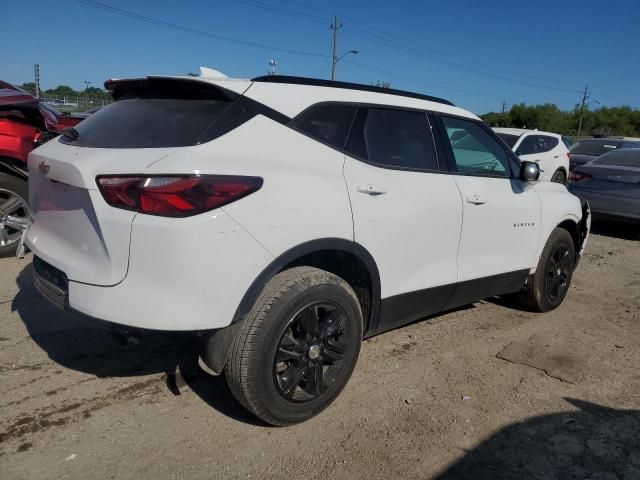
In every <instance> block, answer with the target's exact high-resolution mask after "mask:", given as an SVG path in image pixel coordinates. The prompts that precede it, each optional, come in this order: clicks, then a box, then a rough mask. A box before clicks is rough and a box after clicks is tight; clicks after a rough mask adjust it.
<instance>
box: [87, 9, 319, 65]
mask: <svg viewBox="0 0 640 480" xmlns="http://www.w3.org/2000/svg"><path fill="white" fill-rule="evenodd" d="M76 1H77V2H79V3H82V4H85V5H87V6H90V7H93V8H97V9H100V10H105V11H108V12H111V13H115V14H118V15H122V16H125V17H129V18H132V19H135V20H139V21H142V22H146V23H150V24H153V25H159V26H161V27H166V28H171V29H173V30H178V31H182V32H186V33H191V34H194V35H199V36H201V37H207V38H213V39H216V40H224V41H227V42H232V43H237V44H240V45H247V46H249V47H255V48H261V49H264V50H271V51H278V52H285V53H290V54H293V55H304V56H308V57H318V58H329V55H325V54H322V53H315V52H306V51H302V50H294V49H291V48H282V47H274V46H271V45H266V44H262V43H256V42H251V41H248V40H240V39H237V38H232V37H227V36H225V35H220V34H217V33H211V32H205V31H203V30H198V29H195V28H191V27H186V26H184V25H179V24H177V23H171V22H166V21H164V20H159V19H157V18H153V17H148V16H146V15H140V14H138V13H134V12H131V11H129V10H124V9H121V8H116V7H112V6H110V5H105V4H104V3H100V2H96V1H93V0H76Z"/></svg>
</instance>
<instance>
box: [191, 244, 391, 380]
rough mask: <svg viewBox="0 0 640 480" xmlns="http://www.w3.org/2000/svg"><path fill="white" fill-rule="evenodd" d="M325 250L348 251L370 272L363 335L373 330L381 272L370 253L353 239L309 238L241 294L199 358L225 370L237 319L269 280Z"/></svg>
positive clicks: (377, 314)
mask: <svg viewBox="0 0 640 480" xmlns="http://www.w3.org/2000/svg"><path fill="white" fill-rule="evenodd" d="M326 250H334V251H336V250H337V251H341V252H345V253H349V254H351V255H354V256H355V257H356V258H357V259H359V260H360V261H361V262H362V263H363V264H364V266H365V268H366V269H367V272H368V274H369V281H370V284H371V308H370V312H369V318H368V319H367V320H368V322H367V330H366V331H364V332H363V334H364V335H363V336H364V337H367V336H368V335H367V334H368V333H370V332H373V331H375V330H376V328H377V326H378V323H379V317H380V305H381V300H380V273H379V272H378V266H377V264H376V262H375V260H374V259H373V256H372V255H371V254H370V253H369V251H368V250H367V249H366V248H364V247H363V246H362V245H360V244H359V243H356V242H354V241H352V240H345V239H342V238H323V239H317V240H311V241H309V242H305V243H302V244H299V245H297V246H295V247H293V248H291V249H289V250H287V251H285V252H284V253H282V254H281V255H279V256H278V257H277V258H276V259H275V260H273V261H272V262H271V263H270V264H269V265H268V266H267V267H266V268H264V269H263V270H262V272H260V274H259V275H258V276H257V277H256V278H255V279H254V280H253V282H252V283H251V285H250V286H249V288H248V290H247V291H246V292H245V294H244V296H243V297H242V300H241V301H240V304H239V305H238V308H237V309H236V312H235V315H234V316H233V319H232V321H231V324H229V325H228V326H227V327H224V328H221V329H218V330H213V331H211V332H210V333H209V335H208V336H207V338H206V339H205V341H204V345H203V347H204V348H203V352H202V355H201V359H202V361H203V362H204V363H205V364H206V365H207V366H208V367H209V368H210V369H211V370H212V371H213V372H214V373H216V374H220V373H221V372H222V371H223V370H224V367H225V363H226V359H227V352H228V351H229V348H230V346H231V342H232V341H233V338H234V337H235V335H236V334H237V332H238V330H239V327H240V325H241V323H240V321H241V320H242V319H243V318H244V317H245V315H246V314H247V313H248V312H249V311H250V310H251V308H252V307H253V304H254V303H255V301H256V300H257V299H258V296H259V295H260V293H261V292H262V290H263V289H264V287H265V285H266V284H267V282H269V280H271V278H273V276H274V275H276V274H277V273H279V272H281V271H282V269H283V268H285V267H286V266H287V265H290V264H292V263H294V262H295V261H296V260H298V259H300V258H302V257H304V256H306V255H309V254H311V253H315V252H321V251H326Z"/></svg>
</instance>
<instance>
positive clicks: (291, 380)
mask: <svg viewBox="0 0 640 480" xmlns="http://www.w3.org/2000/svg"><path fill="white" fill-rule="evenodd" d="M305 372H306V368H305V367H297V366H291V367H289V368H288V369H287V370H285V372H284V373H283V374H282V377H281V380H282V393H283V395H284V396H285V397H287V398H291V397H293V394H294V393H295V392H296V387H297V386H298V384H299V383H300V381H301V380H302V377H303V376H304V374H305Z"/></svg>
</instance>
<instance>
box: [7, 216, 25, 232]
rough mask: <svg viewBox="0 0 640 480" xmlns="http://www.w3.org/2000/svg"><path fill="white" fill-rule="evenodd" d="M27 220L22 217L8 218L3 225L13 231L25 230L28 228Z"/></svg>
mask: <svg viewBox="0 0 640 480" xmlns="http://www.w3.org/2000/svg"><path fill="white" fill-rule="evenodd" d="M29 223H30V222H29V219H27V218H24V217H15V216H8V217H5V219H4V224H5V225H6V226H7V227H11V228H13V229H15V230H21V231H22V230H25V229H26V228H27V227H28V226H29Z"/></svg>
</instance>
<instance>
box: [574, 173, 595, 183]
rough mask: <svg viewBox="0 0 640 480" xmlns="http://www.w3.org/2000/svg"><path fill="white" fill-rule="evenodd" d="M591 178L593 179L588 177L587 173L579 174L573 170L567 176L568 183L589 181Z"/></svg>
mask: <svg viewBox="0 0 640 480" xmlns="http://www.w3.org/2000/svg"><path fill="white" fill-rule="evenodd" d="M591 178H593V177H592V176H591V175H589V174H588V173H584V172H580V171H578V170H573V171H572V172H571V173H570V174H569V181H570V182H581V181H582V180H589V179H591Z"/></svg>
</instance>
